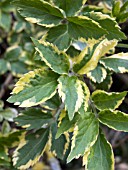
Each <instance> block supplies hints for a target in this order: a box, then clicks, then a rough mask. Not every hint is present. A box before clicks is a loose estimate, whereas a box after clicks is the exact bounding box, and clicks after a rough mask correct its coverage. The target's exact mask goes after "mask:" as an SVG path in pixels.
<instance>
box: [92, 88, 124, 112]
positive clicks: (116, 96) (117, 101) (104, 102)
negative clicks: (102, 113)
mask: <svg viewBox="0 0 128 170" xmlns="http://www.w3.org/2000/svg"><path fill="white" fill-rule="evenodd" d="M126 95H127V92H125V91H124V92H122V93H114V92H113V93H107V92H105V91H102V90H96V91H95V92H93V94H92V100H93V101H94V104H95V105H96V107H97V108H98V109H100V110H104V109H113V110H114V109H116V108H118V107H119V106H120V105H121V103H122V102H123V100H124V98H125V96H126Z"/></svg>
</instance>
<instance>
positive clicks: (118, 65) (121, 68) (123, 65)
mask: <svg viewBox="0 0 128 170" xmlns="http://www.w3.org/2000/svg"><path fill="white" fill-rule="evenodd" d="M100 63H101V64H103V65H104V66H105V68H107V69H109V70H111V71H114V72H116V73H125V72H128V53H118V54H114V55H112V56H110V57H106V58H103V59H101V60H100Z"/></svg>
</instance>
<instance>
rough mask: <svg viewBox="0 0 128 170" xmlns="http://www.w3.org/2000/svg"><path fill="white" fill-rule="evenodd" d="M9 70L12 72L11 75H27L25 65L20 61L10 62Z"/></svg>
mask: <svg viewBox="0 0 128 170" xmlns="http://www.w3.org/2000/svg"><path fill="white" fill-rule="evenodd" d="M9 70H10V71H11V72H12V74H13V75H22V74H25V73H27V71H28V69H27V64H25V63H23V62H21V61H16V62H12V63H11V65H10V68H9Z"/></svg>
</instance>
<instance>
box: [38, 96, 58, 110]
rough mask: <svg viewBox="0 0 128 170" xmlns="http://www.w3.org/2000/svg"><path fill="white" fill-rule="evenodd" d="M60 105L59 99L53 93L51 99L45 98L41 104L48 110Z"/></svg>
mask: <svg viewBox="0 0 128 170" xmlns="http://www.w3.org/2000/svg"><path fill="white" fill-rule="evenodd" d="M60 105H61V101H60V98H59V95H58V94H55V96H53V97H52V98H51V99H49V100H47V101H46V102H45V103H43V104H41V106H42V107H43V108H45V109H48V110H56V109H58V108H59V106H60Z"/></svg>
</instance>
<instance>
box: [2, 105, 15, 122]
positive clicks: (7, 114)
mask: <svg viewBox="0 0 128 170" xmlns="http://www.w3.org/2000/svg"><path fill="white" fill-rule="evenodd" d="M0 115H2V117H3V118H4V119H5V120H7V121H10V122H13V119H14V118H15V117H16V116H17V110H16V109H14V108H7V109H4V110H2V111H0Z"/></svg>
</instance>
